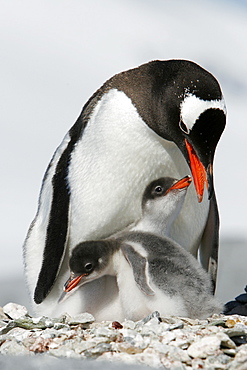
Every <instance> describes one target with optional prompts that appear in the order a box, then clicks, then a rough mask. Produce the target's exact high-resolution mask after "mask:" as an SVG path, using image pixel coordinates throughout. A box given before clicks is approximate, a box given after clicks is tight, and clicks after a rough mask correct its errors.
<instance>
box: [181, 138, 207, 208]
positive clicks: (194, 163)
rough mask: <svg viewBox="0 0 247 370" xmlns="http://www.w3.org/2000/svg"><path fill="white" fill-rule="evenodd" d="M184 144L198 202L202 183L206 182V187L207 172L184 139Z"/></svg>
mask: <svg viewBox="0 0 247 370" xmlns="http://www.w3.org/2000/svg"><path fill="white" fill-rule="evenodd" d="M185 145H186V149H187V151H188V154H189V160H190V169H191V172H192V176H193V180H194V185H195V189H196V192H197V197H198V202H199V203H200V202H201V201H202V198H203V192H204V185H205V184H206V186H207V188H208V179H207V172H206V170H205V167H204V166H203V164H202V162H201V161H200V160H199V158H198V157H197V155H196V152H195V150H194V148H193V146H192V145H191V144H190V143H189V142H188V141H187V140H186V139H185Z"/></svg>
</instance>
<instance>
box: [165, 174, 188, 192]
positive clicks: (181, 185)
mask: <svg viewBox="0 0 247 370" xmlns="http://www.w3.org/2000/svg"><path fill="white" fill-rule="evenodd" d="M191 182H192V179H191V177H190V176H185V177H183V178H182V179H181V180H178V181H177V182H175V184H173V185H172V186H171V187H170V189H168V190H167V192H166V194H167V193H169V191H171V190H174V189H184V188H187V187H188V186H189V185H190V184H191Z"/></svg>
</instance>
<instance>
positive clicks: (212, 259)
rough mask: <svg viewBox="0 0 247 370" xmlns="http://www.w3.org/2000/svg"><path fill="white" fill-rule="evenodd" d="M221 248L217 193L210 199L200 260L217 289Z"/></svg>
mask: <svg viewBox="0 0 247 370" xmlns="http://www.w3.org/2000/svg"><path fill="white" fill-rule="evenodd" d="M218 248H219V212H218V206H217V201H216V196H215V193H213V196H212V198H211V200H210V206H209V212H208V219H207V223H206V226H205V229H204V232H203V235H202V239H201V245H200V249H199V251H200V261H201V264H202V266H203V267H204V269H205V270H207V271H208V272H209V274H210V276H211V279H212V282H213V287H214V290H215V286H216V278H217V267H218Z"/></svg>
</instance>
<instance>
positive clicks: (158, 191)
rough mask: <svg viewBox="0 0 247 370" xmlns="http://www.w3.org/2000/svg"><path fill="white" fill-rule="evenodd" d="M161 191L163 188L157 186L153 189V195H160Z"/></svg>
mask: <svg viewBox="0 0 247 370" xmlns="http://www.w3.org/2000/svg"><path fill="white" fill-rule="evenodd" d="M162 191H163V188H162V186H160V185H157V186H156V187H155V189H154V192H155V194H161V193H162Z"/></svg>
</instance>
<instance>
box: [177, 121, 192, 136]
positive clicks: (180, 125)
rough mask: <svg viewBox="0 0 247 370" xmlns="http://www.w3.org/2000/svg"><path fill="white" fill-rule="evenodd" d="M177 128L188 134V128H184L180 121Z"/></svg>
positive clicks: (184, 125)
mask: <svg viewBox="0 0 247 370" xmlns="http://www.w3.org/2000/svg"><path fill="white" fill-rule="evenodd" d="M179 127H180V129H181V130H182V131H183V132H184V133H185V134H189V133H190V130H189V129H188V127H187V126H186V124H185V123H184V122H183V121H182V120H180V121H179Z"/></svg>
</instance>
